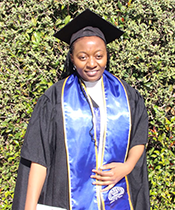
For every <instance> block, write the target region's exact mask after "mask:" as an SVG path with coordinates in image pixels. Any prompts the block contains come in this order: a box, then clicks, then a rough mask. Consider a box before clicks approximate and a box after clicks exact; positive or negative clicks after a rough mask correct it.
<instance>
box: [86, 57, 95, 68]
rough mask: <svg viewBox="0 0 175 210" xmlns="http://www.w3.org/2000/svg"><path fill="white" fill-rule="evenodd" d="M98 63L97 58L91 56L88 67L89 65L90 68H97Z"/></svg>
mask: <svg viewBox="0 0 175 210" xmlns="http://www.w3.org/2000/svg"><path fill="white" fill-rule="evenodd" d="M96 65H97V63H96V60H95V58H93V57H90V58H89V59H88V63H87V67H89V68H95V67H96Z"/></svg>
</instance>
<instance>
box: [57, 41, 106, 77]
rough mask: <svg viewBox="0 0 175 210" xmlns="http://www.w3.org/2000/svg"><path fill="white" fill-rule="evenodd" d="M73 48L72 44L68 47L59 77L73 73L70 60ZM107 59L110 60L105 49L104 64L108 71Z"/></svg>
mask: <svg viewBox="0 0 175 210" xmlns="http://www.w3.org/2000/svg"><path fill="white" fill-rule="evenodd" d="M73 48H74V44H72V45H71V46H70V48H69V52H68V54H67V56H66V61H65V63H64V69H63V72H62V74H61V78H62V79H64V78H66V77H67V76H69V75H71V74H72V73H74V72H75V71H74V70H73V67H74V65H73V63H72V61H71V54H72V53H73ZM106 50H107V49H106ZM109 60H110V55H109V52H108V50H107V64H106V70H107V71H109V64H110V63H109Z"/></svg>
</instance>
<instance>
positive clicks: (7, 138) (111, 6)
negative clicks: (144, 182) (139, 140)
mask: <svg viewBox="0 0 175 210" xmlns="http://www.w3.org/2000/svg"><path fill="white" fill-rule="evenodd" d="M174 5H175V0H164V1H161V0H157V1H154V0H135V1H131V0H129V1H125V0H121V1H114V0H112V1H111V0H99V1H97V0H92V1H87V0H84V1H81V0H77V1H73V0H72V1H67V0H47V1H46V0H40V1H34V0H26V1H22V0H21V1H20V0H19V1H16V0H4V1H1V2H0V31H1V34H0V44H1V52H0V77H1V80H0V96H1V97H0V107H1V118H0V134H1V136H0V170H1V174H0V208H1V209H2V210H5V209H6V210H8V209H11V204H12V200H13V192H14V187H15V181H16V177H17V168H18V164H19V156H20V148H21V145H22V142H23V137H24V134H25V131H26V127H27V123H28V121H29V118H30V116H31V113H32V111H33V107H34V105H35V104H36V102H37V99H38V98H39V97H40V96H41V95H42V94H43V93H44V91H45V90H46V89H47V88H48V87H50V86H51V85H52V84H53V83H55V82H56V81H57V80H59V79H60V74H61V71H62V70H63V66H64V58H65V55H66V53H67V51H68V46H67V45H66V44H64V43H62V42H60V41H59V40H56V39H55V38H54V37H53V34H54V32H55V31H56V30H58V29H60V28H62V27H63V26H64V25H65V24H66V23H67V22H69V21H70V19H71V18H73V17H74V16H76V15H77V14H79V13H80V12H81V11H83V10H84V9H85V8H90V9H91V10H93V11H95V12H97V13H98V14H100V15H102V16H103V17H104V18H105V19H107V20H108V21H110V22H111V23H113V24H115V25H117V26H118V27H120V28H121V29H123V30H125V31H126V32H125V34H124V35H123V36H122V37H121V38H120V39H119V40H116V41H115V42H113V43H111V44H110V45H109V46H108V49H109V52H110V55H111V72H112V73H114V74H115V75H117V76H119V77H121V78H123V79H125V80H126V81H127V82H128V83H129V84H130V85H132V86H133V87H135V88H136V89H138V90H139V92H140V93H141V94H142V95H143V97H144V99H145V104H146V106H147V109H148V114H149V122H150V124H149V144H148V146H147V156H148V172H149V183H150V200H151V209H153V210H156V209H161V210H163V209H168V210H173V209H175V205H174V203H175V200H174V197H175V191H174V189H175V180H174V169H175V105H174V98H175V83H174V81H175V65H174V64H175V61H174V53H175V18H174V14H175V7H174Z"/></svg>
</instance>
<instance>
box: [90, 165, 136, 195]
mask: <svg viewBox="0 0 175 210" xmlns="http://www.w3.org/2000/svg"><path fill="white" fill-rule="evenodd" d="M104 170H105V171H104ZM106 170H107V171H106ZM131 170H132V168H131V167H130V166H129V165H128V164H127V163H110V164H106V165H103V166H102V167H100V169H99V170H95V169H93V170H92V172H94V173H96V174H95V175H92V176H91V178H93V179H96V181H95V182H93V184H94V185H100V186H107V187H105V188H104V189H103V190H102V192H104V191H107V190H110V189H111V188H112V187H113V186H114V185H115V184H116V183H117V182H119V181H120V180H121V179H122V178H123V177H124V176H126V175H128V174H129V173H130V172H131Z"/></svg>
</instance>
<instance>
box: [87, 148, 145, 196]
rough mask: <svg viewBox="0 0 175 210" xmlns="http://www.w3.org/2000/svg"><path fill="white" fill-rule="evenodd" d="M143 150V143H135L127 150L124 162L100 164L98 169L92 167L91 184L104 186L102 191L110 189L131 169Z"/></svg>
mask: <svg viewBox="0 0 175 210" xmlns="http://www.w3.org/2000/svg"><path fill="white" fill-rule="evenodd" d="M143 151H144V145H136V146H134V147H132V148H131V149H130V150H129V153H128V158H127V160H126V162H125V163H117V162H113V163H109V164H106V165H103V166H101V167H100V168H99V170H95V169H93V170H92V172H94V173H95V175H91V178H93V179H96V181H95V182H93V184H94V185H99V186H106V187H105V188H104V189H103V190H102V192H104V191H107V190H110V189H111V188H112V187H114V185H115V184H116V183H117V182H119V181H120V180H121V179H122V178H123V177H125V176H126V175H128V174H129V173H130V172H131V171H132V170H133V168H134V167H135V165H136V163H137V161H138V160H139V158H140V157H141V155H142V154H143Z"/></svg>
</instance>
